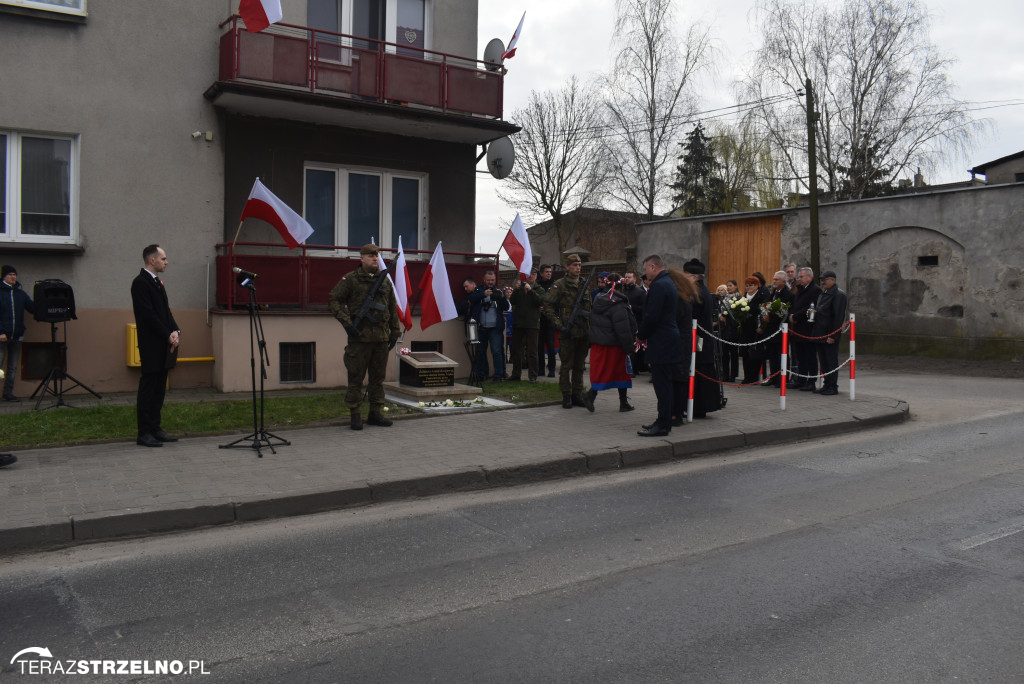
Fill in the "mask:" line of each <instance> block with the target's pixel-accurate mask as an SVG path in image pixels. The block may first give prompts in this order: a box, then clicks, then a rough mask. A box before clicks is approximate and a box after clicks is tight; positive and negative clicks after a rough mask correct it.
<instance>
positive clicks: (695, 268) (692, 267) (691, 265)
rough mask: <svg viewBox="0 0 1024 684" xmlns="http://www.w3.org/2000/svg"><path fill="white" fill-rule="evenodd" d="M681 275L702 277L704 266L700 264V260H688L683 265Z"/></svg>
mask: <svg viewBox="0 0 1024 684" xmlns="http://www.w3.org/2000/svg"><path fill="white" fill-rule="evenodd" d="M683 273H693V274H695V275H704V264H702V263H701V262H700V259H696V258H694V259H690V260H689V261H687V262H686V263H685V264H683Z"/></svg>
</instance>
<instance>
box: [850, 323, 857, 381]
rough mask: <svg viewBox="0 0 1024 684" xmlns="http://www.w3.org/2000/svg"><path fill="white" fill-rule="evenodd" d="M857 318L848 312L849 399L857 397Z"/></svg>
mask: <svg viewBox="0 0 1024 684" xmlns="http://www.w3.org/2000/svg"><path fill="white" fill-rule="evenodd" d="M856 387H857V318H856V316H855V315H854V314H850V401H853V400H854V399H855V398H856V397H857V392H856Z"/></svg>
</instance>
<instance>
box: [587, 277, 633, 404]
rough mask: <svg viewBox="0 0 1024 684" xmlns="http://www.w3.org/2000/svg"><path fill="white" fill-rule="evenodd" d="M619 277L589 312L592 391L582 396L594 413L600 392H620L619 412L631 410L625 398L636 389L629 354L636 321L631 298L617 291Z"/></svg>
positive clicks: (609, 279) (611, 280) (609, 283)
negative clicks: (628, 392) (611, 390)
mask: <svg viewBox="0 0 1024 684" xmlns="http://www.w3.org/2000/svg"><path fill="white" fill-rule="evenodd" d="M619 278H620V276H619V274H617V273H612V274H611V275H609V276H608V278H607V282H608V287H607V288H605V289H603V290H602V291H601V292H599V293H598V294H597V297H596V298H595V299H594V307H593V309H592V310H591V312H590V391H589V392H587V394H586V396H584V397H583V402H584V404H585V405H586V407H587V410H588V411H593V410H594V399H596V398H597V393H598V392H599V391H601V390H606V389H612V388H614V389H617V390H618V391H619V411H632V410H633V406H632V405H631V404H630V403H629V399H628V398H627V396H626V393H627V391H628V390H629V388H630V387H632V386H633V381H632V379H631V378H632V375H633V370H632V368H630V366H629V353H630V352H631V351H633V345H634V343H635V341H636V318H634V316H633V311H632V309H631V308H630V306H629V299H628V298H627V297H626V295H625V293H623V292H621V291H620V290H619V289H618V284H619Z"/></svg>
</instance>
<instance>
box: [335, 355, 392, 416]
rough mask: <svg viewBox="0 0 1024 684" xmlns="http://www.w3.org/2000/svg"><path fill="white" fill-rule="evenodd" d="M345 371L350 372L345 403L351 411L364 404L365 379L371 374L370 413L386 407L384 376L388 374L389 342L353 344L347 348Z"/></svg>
mask: <svg viewBox="0 0 1024 684" xmlns="http://www.w3.org/2000/svg"><path fill="white" fill-rule="evenodd" d="M345 370H347V371H348V392H346V393H345V403H346V404H348V408H349V410H350V411H354V410H356V409H357V408H359V405H360V404H361V403H362V402H363V377H364V376H366V375H367V373H369V376H370V377H369V380H368V382H367V393H368V395H369V399H370V411H371V412H379V411H380V408H381V407H382V406H384V376H385V375H387V372H388V343H387V342H352V341H350V342H349V343H348V346H346V347H345Z"/></svg>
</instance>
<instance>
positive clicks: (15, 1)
mask: <svg viewBox="0 0 1024 684" xmlns="http://www.w3.org/2000/svg"><path fill="white" fill-rule="evenodd" d="M85 3H86V0H78V1H77V2H76V3H75V4H76V5H78V6H77V7H69V6H67V5H59V4H57V3H55V2H45V0H0V5H13V6H15V7H24V8H26V9H33V10H40V11H42V12H56V13H58V14H73V15H75V16H76V17H86V16H88V13H87V12H86V8H85Z"/></svg>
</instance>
